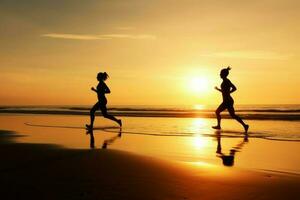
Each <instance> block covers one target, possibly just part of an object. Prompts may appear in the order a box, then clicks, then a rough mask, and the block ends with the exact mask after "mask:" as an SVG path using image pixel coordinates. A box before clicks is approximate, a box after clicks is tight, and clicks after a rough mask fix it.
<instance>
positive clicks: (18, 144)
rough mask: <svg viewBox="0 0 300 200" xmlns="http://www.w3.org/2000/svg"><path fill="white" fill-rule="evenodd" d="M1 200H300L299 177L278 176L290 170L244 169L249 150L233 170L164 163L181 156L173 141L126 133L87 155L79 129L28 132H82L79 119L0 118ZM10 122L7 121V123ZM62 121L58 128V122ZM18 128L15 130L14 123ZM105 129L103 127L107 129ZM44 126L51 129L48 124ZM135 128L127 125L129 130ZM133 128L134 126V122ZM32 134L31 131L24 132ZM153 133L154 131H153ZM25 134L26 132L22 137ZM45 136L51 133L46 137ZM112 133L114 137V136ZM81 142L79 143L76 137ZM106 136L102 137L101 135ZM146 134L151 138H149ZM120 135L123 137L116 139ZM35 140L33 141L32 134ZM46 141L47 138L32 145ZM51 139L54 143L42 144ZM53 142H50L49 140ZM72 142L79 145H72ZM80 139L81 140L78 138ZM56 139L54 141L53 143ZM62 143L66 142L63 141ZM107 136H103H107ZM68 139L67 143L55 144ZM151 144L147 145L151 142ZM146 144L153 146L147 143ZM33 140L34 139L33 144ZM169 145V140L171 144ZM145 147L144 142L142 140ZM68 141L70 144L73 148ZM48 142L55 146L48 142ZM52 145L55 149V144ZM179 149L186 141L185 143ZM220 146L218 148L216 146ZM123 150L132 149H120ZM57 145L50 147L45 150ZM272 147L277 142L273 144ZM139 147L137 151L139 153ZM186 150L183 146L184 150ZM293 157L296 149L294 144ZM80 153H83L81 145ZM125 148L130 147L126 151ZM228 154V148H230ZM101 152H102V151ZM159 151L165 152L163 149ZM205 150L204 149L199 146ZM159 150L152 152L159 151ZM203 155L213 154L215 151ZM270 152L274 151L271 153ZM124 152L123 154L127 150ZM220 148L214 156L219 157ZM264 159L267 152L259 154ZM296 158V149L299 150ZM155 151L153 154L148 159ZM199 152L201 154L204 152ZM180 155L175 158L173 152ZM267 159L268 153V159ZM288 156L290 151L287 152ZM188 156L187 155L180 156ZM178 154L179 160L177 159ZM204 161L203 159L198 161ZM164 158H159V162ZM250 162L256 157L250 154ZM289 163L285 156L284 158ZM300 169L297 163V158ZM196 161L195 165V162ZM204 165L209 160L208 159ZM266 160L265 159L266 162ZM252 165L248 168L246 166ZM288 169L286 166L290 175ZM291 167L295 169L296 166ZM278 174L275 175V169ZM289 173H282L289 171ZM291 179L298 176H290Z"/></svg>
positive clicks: (215, 163) (213, 164)
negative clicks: (170, 152) (40, 124)
mask: <svg viewBox="0 0 300 200" xmlns="http://www.w3.org/2000/svg"><path fill="white" fill-rule="evenodd" d="M1 119H2V120H1V124H0V125H1V131H0V134H1V137H0V151H1V166H0V169H1V187H0V188H1V196H2V197H1V198H3V199H25V198H30V199H292V198H293V199H297V198H299V192H298V191H299V189H300V176H299V175H298V174H297V173H295V172H297V167H296V168H295V166H294V168H293V169H294V171H293V170H286V171H279V170H278V168H277V167H276V164H272V163H277V162H279V163H281V162H284V161H283V160H280V158H281V157H280V156H281V155H278V154H277V157H278V159H279V160H277V161H274V160H273V161H271V160H272V158H273V156H272V153H271V154H269V155H270V158H271V159H270V160H269V161H268V160H267V161H266V162H270V163H271V164H270V165H265V168H264V169H262V170H258V169H256V170H255V169H253V168H252V167H251V164H249V163H248V164H247V165H248V167H245V165H239V164H238V163H240V162H243V161H242V156H241V157H239V155H243V152H246V147H245V149H242V150H241V152H238V153H237V157H236V158H235V159H236V160H235V162H236V165H235V166H234V167H226V166H223V165H222V164H221V163H222V162H221V161H220V159H219V158H217V157H216V156H214V159H215V160H211V159H209V158H208V157H209V153H208V152H206V153H205V155H201V156H200V157H185V159H182V158H181V157H182V155H181V156H178V157H177V159H174V157H172V156H164V155H166V154H164V152H165V153H166V150H165V149H166V148H170V147H171V146H172V145H173V146H172V148H177V147H178V148H179V145H178V146H177V147H176V146H174V144H173V143H174V141H173V143H172V140H171V139H170V143H167V142H166V140H164V139H163V138H160V140H162V142H165V146H164V147H163V146H162V145H158V144H159V143H155V142H154V141H153V139H152V140H151V139H150V137H149V136H145V135H142V136H140V135H138V136H134V137H137V138H136V139H135V140H133V138H130V137H132V136H130V135H126V126H125V127H124V132H125V133H123V136H122V138H119V139H118V140H116V141H115V143H114V141H112V142H111V143H109V144H108V147H107V148H106V149H103V148H101V146H102V142H103V141H105V140H106V141H107V139H108V138H111V137H110V136H113V137H115V136H116V133H107V134H112V135H104V134H100V133H96V132H97V131H95V133H94V136H95V141H96V145H95V148H94V149H89V136H88V135H85V133H84V130H82V129H75V128H73V129H72V128H69V129H68V128H65V129H64V128H51V127H48V128H47V127H30V126H26V125H24V122H26V121H27V122H28V120H30V121H31V122H32V123H38V121H39V122H41V121H44V122H45V119H47V122H48V125H49V124H54V123H58V122H59V121H60V122H62V120H63V119H65V121H64V122H63V123H67V122H69V124H70V125H74V124H72V123H70V122H71V121H72V122H73V123H75V124H77V125H78V122H79V121H81V120H82V118H81V117H79V118H78V117H74V118H70V117H69V118H68V117H66V116H61V117H60V118H57V116H56V117H55V118H54V117H51V116H41V115H39V116H32V115H21V116H20V115H17V116H5V115H2V116H1ZM4 119H6V120H4ZM54 119H56V120H57V121H56V122H55V121H53V120H54ZM12 122H14V123H12ZM101 122H102V121H101ZM45 123H46V122H45ZM128 123H129V122H128ZM132 123H133V122H132ZM26 127H27V128H26ZM153 128H154V129H155V127H153ZM22 130H23V131H22ZM42 130H44V131H45V133H41V131H42ZM113 130H114V129H113ZM76 131H79V132H80V133H78V135H77V136H76V134H77V132H76ZM98 131H100V132H101V131H102V132H103V130H98ZM144 131H145V130H144ZM116 132H117V131H116ZM30 133H31V134H30ZM38 133H40V136H41V137H34V135H38ZM43 134H44V136H45V135H48V136H49V137H48V139H47V138H45V137H43ZM51 134H52V135H51ZM68 134H73V136H74V140H71V139H70V138H71V137H68ZM79 134H80V136H79ZM50 135H51V136H50ZM59 135H60V136H59ZM103 135H104V136H103ZM62 137H63V138H64V139H63V141H61V143H59V142H57V141H55V140H52V139H51V138H57V139H58V140H60V138H62ZM78 137H79V138H80V139H81V140H85V141H81V142H84V143H83V144H85V145H86V146H85V148H84V147H82V148H73V147H72V145H70V144H72V143H74V144H73V145H74V146H76V145H77V144H78V143H77V142H76V138H77V139H78V140H80V139H79V138H78ZM145 137H146V139H145ZM147 137H148V138H147ZM29 138H35V139H33V140H30V139H29ZM167 138H169V137H167ZM143 139H145V140H143ZM241 139H242V138H231V139H230V138H225V140H224V141H227V140H230V142H229V143H228V142H225V143H224V142H223V143H222V145H223V146H222V148H223V149H225V150H226V151H227V150H228V149H230V146H232V145H231V144H238V143H239V141H243V140H241ZM68 140H69V141H68ZM257 140H258V141H257ZM257 140H255V138H251V137H250V138H249V144H247V145H249V146H250V145H254V144H253V143H255V144H257V145H254V146H256V148H257V147H258V146H259V143H260V142H259V139H257ZM47 141H49V142H47ZM51 141H52V142H51ZM146 141H148V143H151V142H153V143H151V144H150V145H154V146H155V148H156V149H158V151H160V152H161V154H157V153H155V152H154V151H153V150H151V149H149V148H148V147H147V145H149V144H147V142H146ZM180 141H184V140H183V139H180ZM213 141H214V142H215V143H214V144H216V143H217V141H215V139H214V140H213ZM122 142H125V144H126V143H127V142H128V143H127V145H130V146H131V147H128V148H127V149H126V148H125V147H124V144H123V147H120V146H118V143H121V144H122ZM47 143H51V144H47ZM271 143H274V141H271ZM134 144H136V147H135V148H136V149H135V150H134V147H133V145H134ZM182 144H183V143H182ZM289 144H290V148H289V150H292V149H293V148H294V147H298V146H299V145H298V146H293V144H295V143H289ZM139 145H143V146H144V148H145V149H147V148H148V153H147V151H145V152H140V151H139V148H138V146H139ZM79 146H80V145H79ZM125 146H126V145H125ZM227 146H228V147H229V148H227ZM102 147H103V146H102ZM160 147H161V148H160ZM200 147H201V146H200ZM274 147H275V146H272V145H270V146H269V149H268V151H270V152H273V153H274V154H276V151H277V150H276V148H274ZM155 148H154V149H155ZM205 148H208V149H209V146H206V147H205ZM270 148H272V149H270ZM122 149H125V150H122ZM215 150H216V149H215V148H213V150H212V151H214V152H215ZM257 150H258V151H261V149H257ZM294 150H295V151H294V152H297V149H295V148H294ZM150 151H152V153H149V152H150ZM199 151H203V150H201V148H200V149H199ZM173 152H176V151H173ZM270 152H269V153H270ZM283 152H284V150H283ZM182 153H184V152H183V151H182ZM176 154H179V153H178V152H176ZM199 154H201V153H199ZM259 154H262V155H264V154H266V152H263V151H261V152H252V157H249V154H247V157H248V158H247V160H250V161H252V162H253V164H252V165H253V166H258V164H256V163H258V161H257V160H259V159H263V158H264V157H261V158H259V159H257V160H255V159H253V157H255V156H256V157H257V156H258V155H259ZM159 155H160V156H159ZM250 156H251V154H250ZM283 156H285V155H283ZM292 157H293V158H295V160H296V161H294V162H298V159H297V155H294V156H292ZM195 158H197V159H195ZM205 158H206V159H205ZM264 159H265V158H264ZM247 165H246V166H247ZM288 165H289V164H288V163H283V164H281V166H285V168H286V169H291V168H288V167H287V166H288ZM291 165H292V166H293V164H291ZM272 166H273V167H272ZM283 168H284V167H283ZM291 171H293V172H291Z"/></svg>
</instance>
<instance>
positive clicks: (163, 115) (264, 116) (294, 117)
mask: <svg viewBox="0 0 300 200" xmlns="http://www.w3.org/2000/svg"><path fill="white" fill-rule="evenodd" d="M109 113H111V114H113V115H114V116H117V117H161V118H206V119H213V118H216V116H215V114H212V113H206V114H204V113H195V112H182V113H159V112H157V113H145V112H144V113H141V112H115V111H109ZM0 114H35V115H78V116H89V112H88V111H59V110H54V111H52V110H2V109H0ZM237 114H238V115H239V116H240V117H241V118H243V119H245V120H278V121H300V114H289V115H283V114H251V113H248V114H242V113H238V112H237ZM96 116H102V114H101V113H99V112H97V113H96ZM222 118H223V119H231V116H230V115H229V114H228V113H227V112H224V114H222Z"/></svg>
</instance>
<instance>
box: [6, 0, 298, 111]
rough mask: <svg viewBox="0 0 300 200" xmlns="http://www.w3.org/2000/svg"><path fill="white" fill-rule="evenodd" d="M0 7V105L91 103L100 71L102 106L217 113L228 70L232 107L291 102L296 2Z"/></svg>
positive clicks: (120, 1)
mask: <svg viewBox="0 0 300 200" xmlns="http://www.w3.org/2000/svg"><path fill="white" fill-rule="evenodd" d="M0 4H1V6H0V24H1V32H0V41H1V45H0V79H1V85H0V105H16V104H17V105H44V104H46V105H82V104H85V105H86V104H92V103H94V101H95V100H96V96H95V94H93V93H92V92H91V91H90V87H91V86H95V85H96V84H97V81H96V79H95V77H96V74H97V73H98V72H99V71H106V72H108V74H109V75H110V77H111V78H110V79H109V80H108V81H107V84H108V85H109V87H110V88H111V90H112V94H111V95H109V97H108V99H109V104H111V105H182V104H185V105H191V104H218V103H219V102H220V100H221V96H220V94H219V93H218V92H216V91H215V90H214V89H213V87H214V86H215V85H219V84H220V83H221V80H220V78H219V71H220V69H221V68H222V67H223V66H228V65H230V66H232V68H233V69H232V71H231V74H230V76H229V78H230V79H231V80H232V82H233V83H234V84H235V85H236V86H237V88H238V90H237V91H236V93H234V98H235V102H236V103H237V104H289V103H290V104H296V103H299V102H300V94H299V89H298V87H299V85H300V79H299V78H298V77H299V76H300V70H299V64H300V61H299V53H300V46H299V44H300V38H299V34H300V22H299V19H300V12H299V11H300V3H299V2H298V1H296V0H295V1H292V0H285V1H283V0H273V1H271V0H268V1H266V0H260V1H247V2H245V1H234V0H231V1H217V0H215V1H214V0H210V1H201V0H197V1H196V0H186V1H180V2H177V1H171V0H165V1H162V0H153V1H146V0H131V1H124V0H113V1H101V0H98V1H96V0H88V1H80V0H72V1H71V0H68V1H67V0H60V1H58V0H57V1H55V0H51V1H50V0H44V1H34V0H28V1H26V2H25V1H24V2H23V1H12V0H10V1H8V0H0ZM197 77H200V78H201V79H205V82H206V86H205V87H206V88H205V87H204V88H202V90H199V91H197V90H195V88H194V89H193V87H191V85H190V80H191V79H193V78H197Z"/></svg>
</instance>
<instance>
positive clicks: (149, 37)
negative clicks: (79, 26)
mask: <svg viewBox="0 0 300 200" xmlns="http://www.w3.org/2000/svg"><path fill="white" fill-rule="evenodd" d="M41 36H42V37H49V38H56V39H69V40H112V39H133V40H134V39H136V40H155V39H156V36H155V35H148V34H141V35H131V34H102V35H85V34H65V33H47V34H43V35H41Z"/></svg>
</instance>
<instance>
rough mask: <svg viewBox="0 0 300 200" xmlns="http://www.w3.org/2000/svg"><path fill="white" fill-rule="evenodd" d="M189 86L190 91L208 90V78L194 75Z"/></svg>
mask: <svg viewBox="0 0 300 200" xmlns="http://www.w3.org/2000/svg"><path fill="white" fill-rule="evenodd" d="M189 88H190V90H191V91H192V92H206V91H208V90H209V89H211V88H209V87H208V80H207V79H206V78H203V77H195V78H192V79H191V80H190V83H189Z"/></svg>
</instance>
